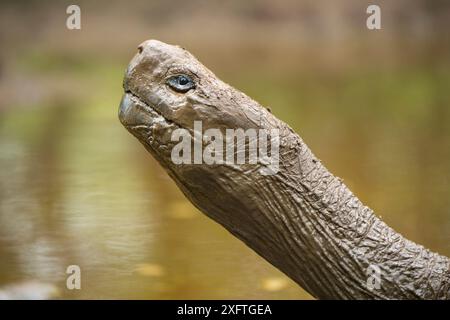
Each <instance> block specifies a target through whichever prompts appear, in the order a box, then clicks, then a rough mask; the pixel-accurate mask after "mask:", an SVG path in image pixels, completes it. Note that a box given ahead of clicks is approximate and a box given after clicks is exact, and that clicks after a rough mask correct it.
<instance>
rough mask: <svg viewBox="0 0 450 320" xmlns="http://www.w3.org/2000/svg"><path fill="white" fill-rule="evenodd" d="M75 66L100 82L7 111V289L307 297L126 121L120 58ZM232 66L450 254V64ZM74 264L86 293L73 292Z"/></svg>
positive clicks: (1, 209) (1, 158)
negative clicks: (165, 166)
mask: <svg viewBox="0 0 450 320" xmlns="http://www.w3.org/2000/svg"><path fill="white" fill-rule="evenodd" d="M26 67H27V68H33V64H32V63H31V67H30V65H28V66H26ZM38 67H39V68H41V69H39V71H42V70H44V69H45V64H43V65H42V64H38ZM91 67H92V66H91ZM91 67H87V68H86V70H90V69H91ZM42 68H44V69H42ZM76 69H77V70H81V71H79V73H78V74H75V75H73V77H74V78H75V81H78V80H81V79H82V80H83V81H84V79H89V80H86V81H87V83H88V84H87V85H86V86H89V85H90V82H89V81H91V82H93V83H95V82H97V83H100V82H101V83H102V86H100V87H98V86H97V87H96V90H95V93H94V92H88V93H86V92H85V93H84V95H81V94H80V95H79V97H78V94H77V95H76V96H77V99H67V98H66V99H61V98H60V97H59V98H58V97H56V98H55V99H53V100H52V101H53V102H52V103H51V104H50V105H44V106H43V105H19V106H13V107H10V108H7V109H5V110H3V111H1V113H0V115H1V118H0V168H1V170H0V262H1V263H0V292H1V290H2V288H6V287H7V286H11V285H12V286H14V285H18V284H22V283H29V282H30V281H34V282H38V283H41V284H50V285H52V286H53V287H54V288H55V289H56V290H57V294H56V295H55V296H56V297H62V298H124V299H125V298H136V299H156V298H162V299H164V298H188V299H191V298H192V299H194V298H198V299H201V298H210V299H214V298H236V299H239V298H264V299H272V298H287V299H290V298H293V299H294V298H295V299H297V298H309V295H307V294H306V293H305V292H304V291H303V290H301V289H300V288H298V287H297V286H296V285H295V284H294V283H293V282H292V281H290V280H288V279H287V278H286V277H284V276H283V275H282V274H281V273H280V272H279V271H277V270H276V269H274V268H273V267H272V266H270V265H269V264H268V263H267V262H265V261H264V260H262V259H261V258H259V257H258V256H257V255H256V254H254V253H253V252H252V251H251V250H250V249H248V248H247V247H246V246H245V245H244V244H242V243H241V242H239V241H238V240H236V239H234V238H233V237H232V236H231V235H229V234H228V233H227V232H226V231H224V230H223V229H222V228H221V227H220V226H218V225H217V224H215V223H214V222H212V221H210V220H209V219H207V218H205V217H204V216H203V215H202V214H201V213H200V212H198V211H197V210H196V209H194V208H193V206H192V205H191V204H190V203H189V202H187V201H186V200H185V198H184V197H183V195H182V194H181V193H180V192H179V191H178V189H177V188H176V186H175V185H174V183H173V182H172V181H171V180H170V179H169V177H168V176H167V175H166V173H165V172H164V171H163V170H162V169H161V168H160V167H159V165H158V164H157V163H156V162H155V161H154V160H153V159H152V158H151V156H150V155H148V154H147V153H146V152H145V151H144V150H143V147H141V146H140V144H139V143H138V142H137V141H136V140H135V139H134V138H133V137H132V136H131V135H130V134H128V133H127V132H126V130H125V129H123V128H122V127H121V125H120V123H119V121H118V120H117V116H116V114H117V106H118V103H119V100H120V95H121V88H120V83H121V76H122V70H121V68H120V67H117V66H113V67H110V66H108V65H101V64H100V66H96V69H95V70H96V73H95V74H94V73H89V74H88V75H86V74H85V73H83V72H84V71H83V68H81V69H78V68H76ZM45 70H46V72H49V73H50V74H51V73H52V72H56V76H58V75H60V73H61V72H63V71H64V70H63V71H61V70H60V69H58V68H57V70H56V71H53V70H47V69H45ZM85 72H89V71H85ZM224 76H225V78H226V80H227V81H229V82H231V83H232V84H233V85H235V86H236V87H238V88H240V89H243V90H244V91H245V92H246V93H247V94H249V95H250V96H252V97H254V98H255V99H256V100H258V101H260V102H261V103H263V104H264V105H268V106H270V107H271V108H272V111H273V113H275V114H276V115H277V116H279V117H280V118H281V119H283V120H285V121H286V122H287V123H289V124H290V125H291V126H292V127H293V128H294V129H295V130H297V132H299V133H300V135H301V136H302V137H303V138H304V140H305V141H306V142H307V143H308V144H309V145H310V147H311V148H312V150H313V151H314V152H315V153H316V154H317V155H318V156H319V158H321V159H322V161H323V162H324V163H325V165H326V166H327V167H328V168H329V169H330V170H331V171H333V172H334V173H335V174H337V175H338V176H341V177H342V178H344V180H345V182H346V183H347V185H349V187H350V188H351V189H352V190H354V192H355V193H356V194H357V195H358V196H359V197H360V198H361V199H362V200H363V201H364V202H365V203H366V204H367V205H369V206H370V207H372V208H373V209H375V211H376V212H377V214H379V215H381V216H382V217H383V219H384V220H385V221H386V222H388V223H389V224H391V225H392V226H393V227H394V229H396V230H398V231H400V232H401V233H403V234H404V235H405V236H407V237H408V238H410V239H412V240H414V241H416V242H419V243H422V244H424V245H426V246H428V247H430V248H431V249H433V250H435V251H439V252H440V253H442V254H446V255H450V245H449V242H450V209H449V208H450V170H449V169H450V112H449V108H450V104H449V99H448V88H449V87H450V75H449V72H448V71H447V72H443V71H442V70H440V69H438V68H436V69H433V68H431V69H430V68H427V69H424V70H422V69H420V68H419V69H408V70H395V71H392V72H387V71H379V72H378V71H371V70H364V71H358V72H356V71H353V72H349V73H345V74H322V75H321V74H309V75H302V76H301V77H298V73H296V72H292V74H290V75H286V74H283V76H282V77H280V76H277V75H276V74H275V75H274V74H261V73H258V74H256V73H255V72H252V73H248V74H246V73H245V72H244V73H240V74H234V75H233V74H227V73H224ZM77 79H78V80H77ZM72 264H76V265H79V266H80V267H81V273H82V278H81V279H82V280H81V282H82V284H81V285H82V289H81V290H73V291H70V290H67V289H66V286H65V281H66V277H67V275H66V274H65V270H66V268H67V266H69V265H72ZM5 290H9V289H5ZM24 290H25V289H24Z"/></svg>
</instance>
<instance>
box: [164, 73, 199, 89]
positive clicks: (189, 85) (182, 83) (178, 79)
mask: <svg viewBox="0 0 450 320" xmlns="http://www.w3.org/2000/svg"><path fill="white" fill-rule="evenodd" d="M166 83H167V85H168V86H169V87H171V88H172V89H173V90H175V91H177V92H181V93H185V92H188V91H189V90H191V89H193V88H195V83H194V81H193V80H192V79H191V78H190V77H189V76H188V75H185V74H179V75H176V76H172V77H170V78H169V79H167V82H166Z"/></svg>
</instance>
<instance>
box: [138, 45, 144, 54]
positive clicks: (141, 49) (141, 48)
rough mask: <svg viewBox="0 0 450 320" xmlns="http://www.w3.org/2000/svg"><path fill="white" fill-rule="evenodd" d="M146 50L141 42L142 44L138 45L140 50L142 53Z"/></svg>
mask: <svg viewBox="0 0 450 320" xmlns="http://www.w3.org/2000/svg"><path fill="white" fill-rule="evenodd" d="M143 50H144V46H143V45H142V44H141V45H139V47H138V52H139V53H142V51H143Z"/></svg>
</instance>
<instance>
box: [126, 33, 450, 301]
mask: <svg viewBox="0 0 450 320" xmlns="http://www.w3.org/2000/svg"><path fill="white" fill-rule="evenodd" d="M175 74H185V75H188V76H189V77H190V78H191V79H193V81H194V83H195V88H193V89H191V90H189V91H187V92H185V93H181V92H177V91H175V90H173V89H172V88H171V87H170V86H169V85H168V84H167V79H168V78H170V77H171V76H173V75H175ZM124 89H125V95H124V97H123V99H122V103H121V106H120V110H119V118H120V121H121V122H122V124H123V125H124V126H125V127H126V128H127V129H128V130H129V131H130V132H131V133H132V134H133V135H134V136H135V137H136V138H137V139H138V140H139V141H140V142H141V143H142V144H143V145H144V146H145V147H146V148H147V150H148V151H149V152H150V153H151V154H152V155H153V156H154V157H155V158H156V159H157V160H158V162H159V163H160V164H161V165H162V166H163V168H164V169H165V170H166V171H167V172H168V174H169V175H170V176H171V177H172V178H173V179H174V181H175V182H176V184H177V185H178V187H179V188H180V189H181V190H182V191H183V193H184V194H185V195H186V196H187V198H188V199H189V200H190V201H191V202H192V203H193V204H194V205H195V206H196V207H197V208H199V209H200V210H201V211H202V212H203V213H205V214H206V215H207V216H209V217H210V218H212V219H213V220H215V221H217V222H218V223H220V224H221V225H223V226H224V227H225V228H226V229H227V230H229V231H230V232H231V233H232V234H234V235H235V236H236V237H238V238H239V239H241V240H242V241H243V242H245V243H246V244H247V245H248V246H249V247H250V248H252V249H253V250H255V251H256V252H257V253H258V254H259V255H261V256H262V257H263V258H265V259H266V260H267V261H269V262H270V263H271V264H273V265H274V266H276V267H277V268H279V269H280V270H281V271H283V272H284V273H285V274H287V275H288V276H289V277H290V278H292V279H293V280H294V281H296V282H297V283H298V284H299V285H300V286H302V287H303V288H304V289H305V290H307V291H308V292H309V293H310V294H312V295H313V296H314V297H316V298H321V299H351V298H353V299H354V298H356V299H367V298H375V299H449V298H450V260H449V259H448V258H447V257H444V256H441V255H439V254H436V253H433V252H431V251H429V250H428V249H426V248H424V247H422V246H420V245H417V244H415V243H413V242H411V241H409V240H407V239H405V238H404V237H403V236H401V235H400V234H398V233H397V232H395V231H394V230H392V229H391V228H390V227H388V226H387V225H386V224H385V223H384V222H383V221H382V220H380V219H379V218H378V217H377V216H376V215H375V214H374V213H373V211H372V210H371V209H370V208H368V207H366V206H364V205H363V204H362V203H361V202H360V201H359V200H358V199H357V198H356V197H355V196H354V195H353V194H352V192H351V191H350V190H349V189H348V188H347V187H346V186H345V185H344V183H343V182H342V180H341V179H339V178H337V177H335V176H333V175H332V174H331V173H330V172H328V170H327V169H326V168H325V167H324V166H323V165H322V164H321V162H320V161H319V160H318V159H317V158H316V157H315V156H314V155H313V154H312V152H311V151H310V149H309V148H308V147H307V146H306V144H305V143H304V142H303V141H302V139H301V138H300V137H299V136H298V135H297V134H296V133H295V132H294V131H293V130H292V129H291V128H290V127H289V126H288V125H286V124H285V123H284V122H282V121H280V120H278V119H277V118H276V117H275V116H274V115H272V114H271V113H270V112H269V111H267V110H266V109H265V108H263V107H262V106H260V105H259V104H258V103H257V102H255V101H254V100H252V99H251V98H249V97H247V96H246V95H244V94H243V93H241V92H239V91H237V90H236V89H234V88H232V87H231V86H229V85H227V84H225V83H223V82H222V81H220V80H219V79H218V78H217V77H216V76H215V75H214V74H213V73H212V72H211V71H209V70H208V69H207V68H205V67H204V66H203V65H202V64H201V63H200V62H198V61H197V59H196V58H195V57H194V56H192V55H191V54H190V53H189V52H187V51H186V50H184V49H183V48H180V47H178V46H172V45H168V44H165V43H162V42H159V41H156V40H150V41H146V42H144V43H143V44H141V45H140V46H139V50H138V53H137V54H136V56H135V57H134V58H133V60H132V61H131V63H130V65H129V67H128V69H127V72H126V75H125V79H124ZM194 120H201V121H203V130H206V129H208V128H219V129H221V130H224V129H226V128H231V129H236V128H243V129H248V128H264V129H274V128H277V129H279V130H280V169H279V172H278V173H277V174H275V175H266V176H264V175H261V173H260V171H259V170H257V169H259V167H260V166H261V164H256V165H255V164H253V165H249V164H246V165H227V164H220V165H218V164H215V165H206V164H200V165H199V164H191V165H188V164H183V165H175V164H174V163H173V162H172V161H171V158H170V155H171V149H172V147H173V146H174V144H175V143H177V142H172V141H171V133H172V131H173V130H174V129H176V128H185V129H188V130H190V131H191V132H192V130H193V122H194ZM374 266H375V267H374ZM374 268H376V270H379V271H380V275H379V279H380V281H379V282H378V283H379V284H380V285H379V288H377V286H375V287H374V286H371V285H370V284H371V283H372V284H373V282H371V279H373V278H370V275H371V270H375V269H374Z"/></svg>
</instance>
